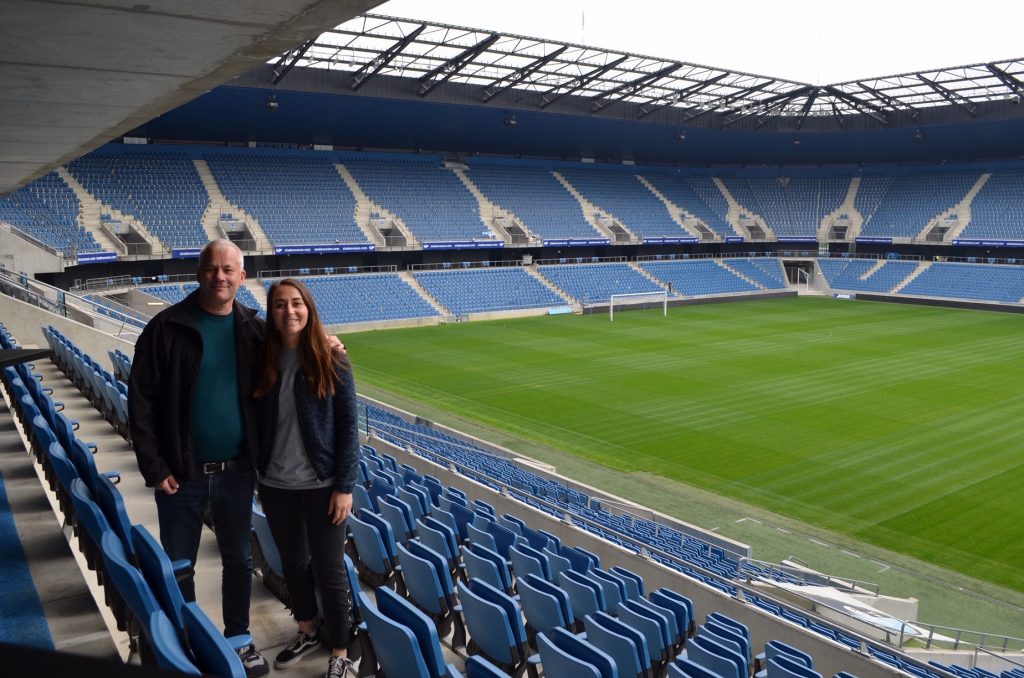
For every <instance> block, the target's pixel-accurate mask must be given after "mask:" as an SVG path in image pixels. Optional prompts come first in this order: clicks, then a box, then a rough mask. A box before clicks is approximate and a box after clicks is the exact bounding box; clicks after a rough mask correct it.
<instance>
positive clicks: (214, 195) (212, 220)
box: [192, 160, 273, 252]
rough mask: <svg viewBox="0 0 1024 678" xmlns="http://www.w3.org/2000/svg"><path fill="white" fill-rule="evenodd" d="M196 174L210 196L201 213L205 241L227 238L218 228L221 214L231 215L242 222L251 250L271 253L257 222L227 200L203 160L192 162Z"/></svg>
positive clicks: (270, 246)
mask: <svg viewBox="0 0 1024 678" xmlns="http://www.w3.org/2000/svg"><path fill="white" fill-rule="evenodd" d="M192 162H193V164H194V165H195V166H196V172H197V173H198V174H199V178H200V179H201V180H202V182H203V186H205V187H206V193H207V195H209V196H210V202H209V204H208V205H207V206H206V211H205V212H203V230H204V231H206V238H207V240H218V239H220V238H225V237H227V234H226V233H224V231H223V230H222V229H221V227H220V215H221V214H225V213H227V214H233V215H234V216H235V218H236V219H238V220H239V221H244V222H245V225H246V227H247V228H248V229H249V233H250V234H252V237H253V239H254V240H255V244H254V245H253V250H254V251H256V252H271V251H272V250H273V245H271V243H270V239H269V238H268V237H267V234H266V233H265V232H264V231H263V227H262V226H261V225H260V222H259V220H258V219H257V218H256V217H254V216H252V215H251V214H249V213H248V212H246V211H245V210H244V209H242V208H241V207H239V206H238V205H236V204H234V203H233V202H231V201H230V200H228V199H227V196H225V195H224V193H223V192H221V190H220V186H218V185H217V180H216V179H215V178H214V177H213V172H211V171H210V166H209V165H208V164H207V162H206V161H205V160H193V161H192Z"/></svg>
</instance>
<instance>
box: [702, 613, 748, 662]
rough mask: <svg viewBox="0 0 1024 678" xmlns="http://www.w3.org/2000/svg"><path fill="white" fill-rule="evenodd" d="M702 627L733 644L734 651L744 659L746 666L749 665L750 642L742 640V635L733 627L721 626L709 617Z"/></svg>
mask: <svg viewBox="0 0 1024 678" xmlns="http://www.w3.org/2000/svg"><path fill="white" fill-rule="evenodd" d="M704 627H705V628H706V629H708V630H709V631H710V632H712V633H714V634H715V635H717V636H719V637H720V638H722V639H724V640H728V641H730V642H732V643H733V644H735V645H736V651H737V652H739V653H740V654H741V655H743V656H744V657H745V658H746V660H747V664H749V663H750V661H751V652H750V641H749V640H747V639H746V638H744V637H743V635H742V634H741V633H740V632H739V631H737V630H736V628H735V627H733V626H726V625H725V624H722V623H721V622H718V621H716V620H714V619H712V618H711V617H708V619H707V621H706V622H704Z"/></svg>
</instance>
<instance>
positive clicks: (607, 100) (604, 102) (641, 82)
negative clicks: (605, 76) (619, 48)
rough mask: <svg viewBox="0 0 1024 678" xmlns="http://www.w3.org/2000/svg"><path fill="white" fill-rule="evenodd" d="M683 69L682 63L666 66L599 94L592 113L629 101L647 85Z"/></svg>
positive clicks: (595, 99) (592, 107) (595, 98)
mask: <svg viewBox="0 0 1024 678" xmlns="http://www.w3.org/2000/svg"><path fill="white" fill-rule="evenodd" d="M682 67H683V65H682V64H681V63H678V62H675V63H671V64H669V65H668V66H665V67H664V68H661V69H659V70H657V71H655V72H653V73H647V74H646V75H641V76H640V77H639V78H636V79H634V80H631V81H629V82H624V83H622V84H621V85H618V86H616V87H613V88H612V89H610V90H608V91H607V92H602V93H601V94H598V95H597V96H595V97H594V103H593V105H592V106H591V111H592V112H594V113H597V112H598V111H600V110H601V109H602V108H606V107H608V106H610V105H611V104H613V103H615V102H616V101H622V100H623V99H628V98H629V97H631V96H633V95H634V94H636V93H637V92H639V91H641V90H642V89H643V88H644V87H646V86H647V85H651V84H653V83H655V82H657V81H658V80H660V79H661V78H664V77H665V76H668V75H671V74H672V73H674V72H676V71H678V70H679V69H680V68H682ZM616 95H618V96H616Z"/></svg>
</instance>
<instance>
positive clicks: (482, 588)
mask: <svg viewBox="0 0 1024 678" xmlns="http://www.w3.org/2000/svg"><path fill="white" fill-rule="evenodd" d="M466 587H467V588H468V589H469V590H471V591H472V592H473V593H475V594H476V595H478V596H480V597H481V598H483V599H484V600H486V601H487V602H489V603H494V604H495V605H497V606H499V607H500V608H501V609H502V610H503V611H504V612H505V615H506V616H507V617H508V622H509V626H511V628H512V637H513V638H514V639H515V641H516V643H517V645H519V646H522V645H524V644H525V643H526V630H525V629H524V627H523V610H522V608H520V607H519V603H518V602H516V599H515V598H513V597H512V596H511V595H509V594H508V593H506V592H505V591H502V590H501V589H499V588H497V587H495V586H491V585H490V584H488V583H487V582H485V581H480V580H479V579H470V580H469V581H467V582H466Z"/></svg>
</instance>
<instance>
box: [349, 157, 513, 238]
mask: <svg viewBox="0 0 1024 678" xmlns="http://www.w3.org/2000/svg"><path fill="white" fill-rule="evenodd" d="M344 164H345V166H346V167H347V168H348V170H349V172H351V174H352V176H353V177H354V178H355V180H356V181H357V182H358V183H359V186H360V187H361V188H362V189H363V191H365V192H366V194H367V195H368V196H369V197H370V199H371V200H373V201H374V202H376V203H377V204H379V205H381V206H382V207H384V208H385V209H387V210H389V211H391V212H393V213H394V214H396V215H397V216H398V217H399V218H401V219H402V221H404V222H405V225H406V226H408V227H409V229H410V230H411V231H412V232H413V235H415V236H416V237H417V238H418V239H419V240H420V241H422V242H451V241H457V240H491V239H493V238H494V236H493V234H492V233H491V231H490V230H489V229H488V228H487V225H486V224H484V222H483V221H482V220H481V219H480V207H479V205H478V204H477V201H476V198H475V197H473V194H472V193H470V192H469V189H468V188H466V186H465V185H464V184H463V183H462V182H461V181H460V180H459V178H458V177H457V176H455V174H454V173H453V172H452V171H451V170H448V169H445V168H444V167H441V166H440V162H439V159H438V158H430V157H427V158H423V159H417V160H412V159H406V158H403V159H397V158H396V159H394V160H357V159H354V158H353V159H346V160H345V163H344Z"/></svg>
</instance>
